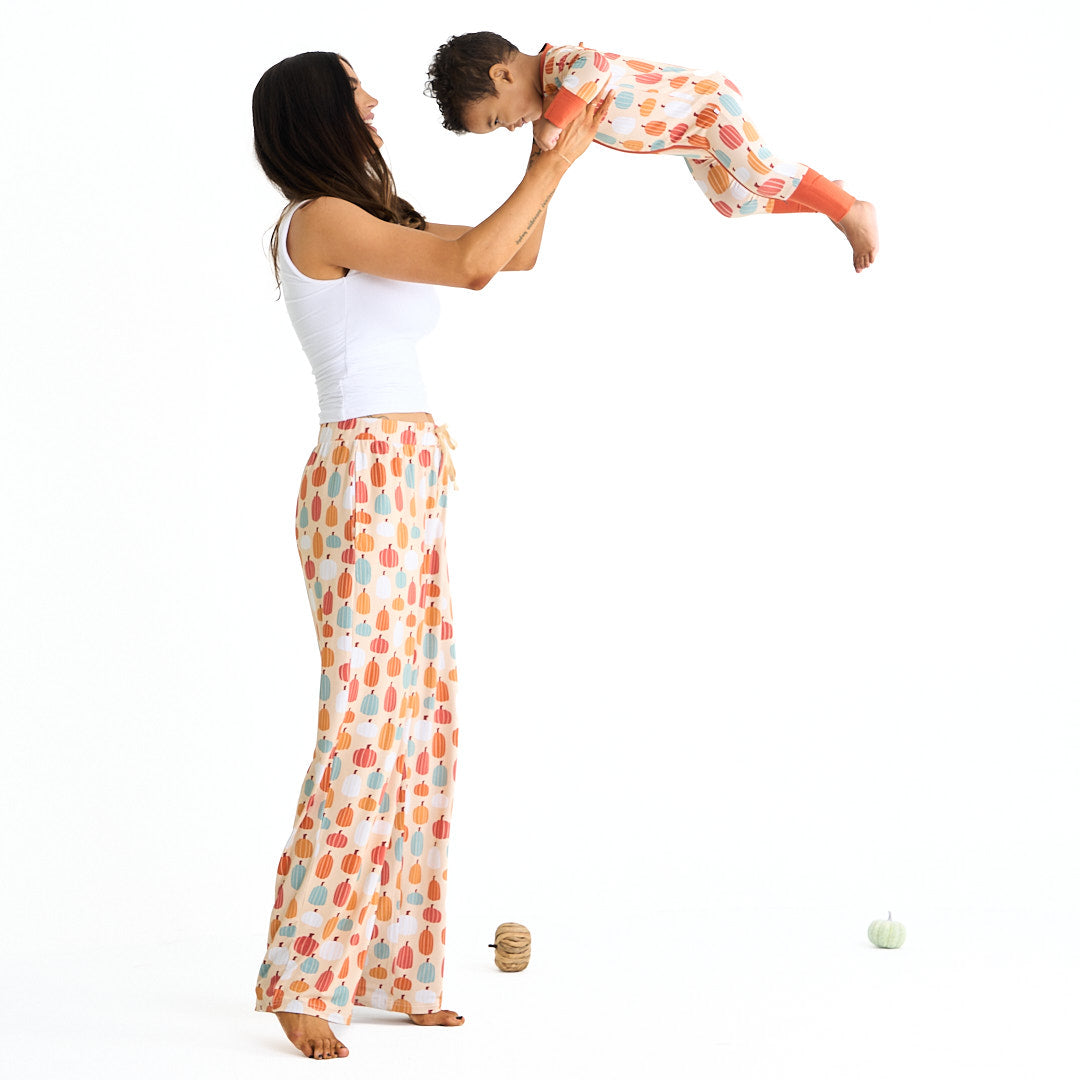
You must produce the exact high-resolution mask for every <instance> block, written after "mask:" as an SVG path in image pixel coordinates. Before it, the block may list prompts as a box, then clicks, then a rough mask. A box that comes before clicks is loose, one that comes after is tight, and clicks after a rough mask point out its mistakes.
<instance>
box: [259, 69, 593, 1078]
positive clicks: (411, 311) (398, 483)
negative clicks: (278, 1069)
mask: <svg viewBox="0 0 1080 1080" xmlns="http://www.w3.org/2000/svg"><path fill="white" fill-rule="evenodd" d="M610 100H611V95H610V94H609V95H608V97H607V98H606V99H605V100H604V101H598V102H597V103H596V105H595V106H594V107H590V108H589V109H588V110H587V112H586V113H585V114H583V115H582V116H581V117H580V118H579V119H578V120H577V121H575V122H574V123H573V124H570V125H568V126H567V128H566V130H565V132H564V134H563V136H562V138H561V139H560V140H559V144H558V148H557V149H556V150H550V151H540V150H539V149H538V148H535V147H534V148H533V152H532V156H531V157H530V160H529V165H528V168H527V169H526V172H525V176H524V178H523V179H522V181H521V183H519V184H518V186H517V188H515V190H514V192H513V193H512V194H511V195H510V197H509V198H508V199H507V200H506V202H505V203H503V205H502V206H500V207H499V209H498V210H496V211H495V212H494V213H493V214H492V215H491V216H490V217H488V218H486V219H485V220H484V221H482V222H481V223H480V224H479V225H477V226H476V227H475V228H468V227H467V226H461V225H436V224H433V223H431V222H427V221H425V220H424V218H423V217H422V215H420V214H419V213H417V211H416V210H414V209H413V207H412V206H410V205H409V203H407V202H406V201H405V200H404V199H402V198H400V197H399V196H398V195H397V193H396V189H395V186H394V182H393V178H392V177H391V175H390V172H389V170H388V168H387V166H386V164H385V162H384V161H383V159H382V155H381V154H380V153H379V148H380V147H381V146H382V145H383V140H382V136H381V135H380V134H379V133H378V130H377V129H376V128H375V126H374V124H373V119H374V116H373V110H374V108H375V106H376V105H377V104H378V101H377V99H376V98H374V97H372V96H371V95H370V94H369V93H367V92H366V91H365V90H364V89H363V88H362V87H361V85H360V80H359V79H358V78H357V76H356V73H355V72H354V71H353V69H352V67H351V66H350V64H349V63H348V62H347V61H346V60H344V59H343V58H342V57H340V56H338V55H337V54H336V53H330V52H326V53H322V52H309V53H302V54H300V55H299V56H293V57H290V58H288V59H286V60H282V61H281V62H280V63H279V64H276V65H275V66H274V67H272V68H270V70H269V71H267V72H266V73H265V74H264V75H263V76H262V78H261V79H260V80H259V83H258V85H257V86H256V88H255V93H254V95H253V98H252V117H253V122H254V128H255V152H256V156H257V157H258V159H259V163H260V165H262V167H263V170H264V172H265V173H266V175H267V176H268V177H269V179H270V180H271V181H272V182H273V183H274V184H276V185H277V187H278V188H280V190H281V192H282V194H283V195H284V196H285V197H286V198H287V199H288V200H289V203H288V205H287V206H286V208H285V210H284V212H283V213H282V215H281V217H280V218H279V220H278V223H277V225H276V226H275V229H274V233H273V236H272V237H271V243H270V248H271V253H272V254H273V256H274V262H275V270H276V273H277V275H278V281H279V283H280V285H281V287H282V293H283V295H284V297H285V303H286V306H287V307H288V310H289V315H290V318H291V319H292V323H293V326H294V328H295V330H296V332H297V334H298V336H299V338H300V341H301V344H302V345H303V347H304V351H305V353H306V354H307V356H308V359H309V360H310V362H311V365H312V369H313V371H314V374H315V379H316V385H317V387H318V393H319V407H320V415H319V419H320V427H319V437H318V441H317V443H316V445H315V447H314V449H313V450H312V452H311V455H310V456H309V458H308V461H307V465H306V467H305V469H304V474H303V476H302V478H301V481H300V492H299V495H298V498H297V503H296V540H297V549H298V551H299V555H300V561H301V565H302V567H303V569H304V574H305V578H306V581H307V584H308V595H309V600H310V602H311V608H312V614H313V617H314V621H315V632H316V637H317V640H318V643H319V648H320V652H321V656H322V669H323V672H322V681H321V690H320V707H319V730H318V739H317V742H316V746H315V753H314V756H313V759H312V762H311V765H310V766H309V768H308V770H307V773H306V775H305V777H304V782H303V784H302V786H301V790H300V795H299V799H298V802H297V807H296V817H295V821H294V827H293V831H292V833H291V834H290V835H289V839H288V841H287V843H286V845H285V849H284V851H283V852H282V855H281V859H280V861H279V863H278V874H277V882H276V886H275V895H274V904H273V910H272V913H271V918H270V930H269V934H268V938H267V951H266V956H265V958H264V960H263V963H262V966H261V967H260V969H259V977H258V982H257V985H256V1005H255V1008H256V1010H257V1011H264V1012H273V1013H275V1015H276V1016H277V1017H278V1020H279V1021H280V1022H281V1025H282V1027H283V1028H284V1030H285V1033H286V1035H287V1036H288V1037H289V1039H290V1041H291V1042H292V1043H293V1044H294V1045H295V1046H296V1047H297V1048H298V1049H300V1050H301V1051H302V1052H303V1053H304V1054H305V1055H306V1056H308V1057H315V1058H332V1057H344V1056H345V1055H347V1054H348V1049H347V1048H346V1047H345V1045H344V1044H343V1043H341V1042H340V1041H339V1040H338V1039H337V1038H336V1037H335V1036H334V1035H333V1033H332V1031H331V1029H330V1026H329V1023H328V1021H336V1022H339V1023H346V1024H347V1023H349V1022H350V1018H351V1014H352V1008H353V1006H354V1005H365V1006H368V1007H370V1008H378V1009H386V1010H390V1011H393V1012H402V1013H404V1014H405V1015H406V1016H408V1017H409V1019H410V1020H411V1021H412V1022H413V1023H419V1024H425V1025H430V1024H439V1025H455V1026H456V1025H458V1024H461V1023H462V1022H463V1018H462V1017H461V1016H460V1015H458V1014H456V1013H455V1012H454V1011H453V1010H451V1009H443V1008H442V1007H441V1005H442V975H443V951H444V947H445V944H446V932H445V924H444V921H443V916H444V910H445V909H444V905H445V899H446V854H447V839H448V836H449V829H450V811H451V806H452V801H453V782H454V773H455V755H456V750H457V725H456V720H457V717H456V710H455V707H454V697H455V694H454V690H455V686H456V679H457V670H456V667H455V659H454V653H455V649H454V644H453V628H452V617H453V611H452V608H451V604H450V596H449V592H448V582H447V570H446V558H445V550H444V543H445V537H444V531H443V530H444V525H445V517H446V505H447V483H448V481H452V480H453V479H454V468H453V464H452V463H451V461H450V456H449V448H450V447H452V446H454V443H453V442H452V441H451V440H450V438H449V435H448V433H447V431H446V429H445V427H443V426H442V425H439V424H436V423H434V421H433V418H432V415H431V413H429V412H427V411H425V410H426V404H427V403H426V395H425V392H424V386H423V383H422V381H421V378H420V373H419V368H418V365H417V358H416V353H415V348H414V345H415V341H416V339H417V338H419V337H422V336H423V335H424V334H426V333H428V332H429V331H430V330H431V329H432V328H433V327H434V324H435V321H436V318H437V314H438V302H437V300H436V297H435V294H434V289H432V288H431V286H432V285H454V286H458V287H459V288H466V289H482V288H483V287H484V286H485V285H486V284H487V283H488V282H489V281H490V280H491V278H492V277H494V275H495V274H496V273H498V272H499V271H500V270H528V269H530V268H531V267H532V265H533V264H534V262H535V260H536V254H537V251H538V250H539V247H540V238H541V234H542V231H543V222H544V211H545V208H546V206H547V203H548V201H549V200H550V198H551V196H552V195H553V194H554V192H555V189H556V188H557V187H558V184H559V180H560V179H561V178H562V176H563V174H564V173H565V172H566V170H567V169H568V168H569V167H570V165H571V163H572V162H573V161H574V160H575V159H576V158H577V157H578V156H579V155H580V154H582V153H583V152H584V151H585V149H586V148H587V147H588V146H589V144H590V142H591V141H592V139H593V137H594V136H595V134H596V130H597V127H598V125H599V123H600V121H601V119H602V118H603V116H604V113H605V111H606V109H607V106H608V104H609V103H610ZM421 684H422V685H421Z"/></svg>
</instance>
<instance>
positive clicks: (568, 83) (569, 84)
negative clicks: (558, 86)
mask: <svg viewBox="0 0 1080 1080" xmlns="http://www.w3.org/2000/svg"><path fill="white" fill-rule="evenodd" d="M562 84H563V86H564V87H565V88H566V89H567V90H576V89H577V88H578V87H579V86H580V85H581V80H580V79H579V78H578V77H577V73H576V72H573V71H571V72H570V74H569V75H567V76H566V78H565V79H563V81H562Z"/></svg>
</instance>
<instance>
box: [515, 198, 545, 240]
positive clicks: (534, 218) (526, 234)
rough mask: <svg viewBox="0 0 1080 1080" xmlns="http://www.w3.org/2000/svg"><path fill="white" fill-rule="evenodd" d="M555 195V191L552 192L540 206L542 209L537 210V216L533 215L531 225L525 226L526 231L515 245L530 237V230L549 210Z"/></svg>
mask: <svg viewBox="0 0 1080 1080" xmlns="http://www.w3.org/2000/svg"><path fill="white" fill-rule="evenodd" d="M554 194H555V192H554V191H552V192H550V193H549V194H548V197H547V198H546V199H545V200H544V201H543V202H542V203H541V204H540V209H539V210H537V211H536V213H535V214H533V216H532V219H531V220H530V221H529V224H528V225H526V226H525V231H524V232H523V233H522V234H521V235H520V236H519V237H518V238H517V240H515V241H514V243H516V244H520V243H521V241H522V240H524V239H525V237H526V236H528V235H529V230H530V229H531V228H532V227H533V226H534V225H535V224H536V220H537V218H539V217H540V215H541V214H542V213H543V212H544V211H545V210H546V209H547V204H548V201H549V200H550V199H551V196H552V195H554Z"/></svg>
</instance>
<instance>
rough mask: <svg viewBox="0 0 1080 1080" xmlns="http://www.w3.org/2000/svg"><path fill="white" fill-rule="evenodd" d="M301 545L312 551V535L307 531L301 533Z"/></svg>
mask: <svg viewBox="0 0 1080 1080" xmlns="http://www.w3.org/2000/svg"><path fill="white" fill-rule="evenodd" d="M300 546H301V547H302V548H303V549H304V550H305V551H311V537H310V536H308V534H307V533H301V534H300Z"/></svg>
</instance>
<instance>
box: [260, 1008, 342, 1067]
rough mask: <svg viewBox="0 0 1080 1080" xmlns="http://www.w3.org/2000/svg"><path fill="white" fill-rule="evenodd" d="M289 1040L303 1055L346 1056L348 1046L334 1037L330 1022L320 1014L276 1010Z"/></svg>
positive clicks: (317, 1056)
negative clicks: (309, 1014) (311, 1014)
mask: <svg viewBox="0 0 1080 1080" xmlns="http://www.w3.org/2000/svg"><path fill="white" fill-rule="evenodd" d="M274 1015H275V1016H276V1017H277V1018H278V1020H280V1021H281V1026H282V1027H283V1028H284V1029H285V1034H286V1035H287V1036H288V1038H289V1042H291V1043H292V1044H293V1046H295V1047H296V1049H297V1050H299V1051H300V1052H301V1053H302V1054H303V1055H304V1057H309V1058H332V1057H348V1056H349V1048H348V1047H347V1046H346V1045H345V1044H344V1043H343V1042H342V1041H341V1040H340V1039H338V1038H336V1037H335V1035H334V1033H333V1031H332V1030H331V1029H330V1024H329V1023H328V1022H327V1021H326V1020H323V1019H322V1017H321V1016H308V1014H307V1013H289V1012H276V1013H274Z"/></svg>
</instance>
